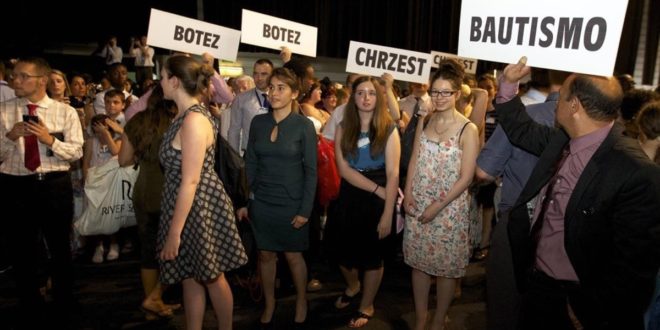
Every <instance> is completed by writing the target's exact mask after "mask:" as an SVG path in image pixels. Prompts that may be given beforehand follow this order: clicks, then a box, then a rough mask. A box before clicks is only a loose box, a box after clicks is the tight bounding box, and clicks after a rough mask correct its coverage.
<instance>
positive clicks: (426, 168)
mask: <svg viewBox="0 0 660 330" xmlns="http://www.w3.org/2000/svg"><path fill="white" fill-rule="evenodd" d="M459 136H460V133H457V134H456V135H455V136H453V137H451V138H449V140H446V141H442V142H435V141H433V140H430V139H429V138H428V137H427V136H426V133H424V132H422V135H421V138H420V152H419V159H418V161H417V168H416V171H415V177H414V178H413V181H412V185H413V186H412V194H413V198H414V199H415V201H416V202H417V210H418V211H417V212H418V214H415V215H414V216H410V215H406V224H405V232H404V236H403V255H404V260H405V262H406V264H408V265H410V266H411V267H413V268H416V269H419V270H421V271H423V272H425V273H427V274H430V275H433V276H442V277H448V278H460V277H462V276H463V275H465V269H466V267H467V265H468V262H469V259H470V242H469V228H470V217H469V216H470V199H469V195H468V192H467V190H466V191H464V192H463V193H462V194H461V195H460V196H458V198H456V199H455V200H453V201H452V202H451V203H449V205H447V206H446V207H445V208H444V209H442V210H441V211H440V213H438V215H437V216H436V217H435V218H434V219H433V220H431V221H429V222H427V223H421V222H419V220H417V217H418V216H419V215H421V212H423V211H424V210H425V209H426V207H427V206H429V205H430V204H431V203H433V201H435V200H439V199H442V198H445V197H446V195H447V193H448V192H449V190H450V189H451V187H452V186H453V185H454V183H455V182H456V181H457V180H458V178H459V175H460V168H461V156H462V154H463V152H462V150H461V149H460V146H459V141H458V139H459Z"/></svg>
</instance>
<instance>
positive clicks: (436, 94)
mask: <svg viewBox="0 0 660 330" xmlns="http://www.w3.org/2000/svg"><path fill="white" fill-rule="evenodd" d="M456 92H458V91H438V90H435V89H433V90H431V91H430V92H429V95H431V97H440V96H442V97H450V96H452V95H454V94H456Z"/></svg>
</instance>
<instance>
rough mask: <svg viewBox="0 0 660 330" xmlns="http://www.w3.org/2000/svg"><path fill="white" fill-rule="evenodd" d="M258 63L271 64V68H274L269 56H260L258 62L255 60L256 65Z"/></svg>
mask: <svg viewBox="0 0 660 330" xmlns="http://www.w3.org/2000/svg"><path fill="white" fill-rule="evenodd" d="M257 64H259V65H263V64H268V65H269V66H270V68H271V69H272V68H273V62H271V61H270V60H269V59H267V58H260V59H258V60H257V61H256V62H254V65H257Z"/></svg>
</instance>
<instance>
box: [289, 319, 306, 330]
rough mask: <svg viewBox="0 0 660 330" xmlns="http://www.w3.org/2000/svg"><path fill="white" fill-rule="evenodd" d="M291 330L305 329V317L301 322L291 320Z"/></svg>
mask: <svg viewBox="0 0 660 330" xmlns="http://www.w3.org/2000/svg"><path fill="white" fill-rule="evenodd" d="M291 329H292V330H305V329H307V319H305V320H304V321H302V322H296V321H293V327H291Z"/></svg>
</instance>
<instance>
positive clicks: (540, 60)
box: [458, 0, 628, 76]
mask: <svg viewBox="0 0 660 330" xmlns="http://www.w3.org/2000/svg"><path fill="white" fill-rule="evenodd" d="M627 5H628V0H612V1H609V2H608V3H607V6H605V5H603V2H602V1H597V0H580V1H575V0H556V1H552V2H547V3H540V2H535V1H525V0H503V1H496V2H493V1H489V0H469V1H464V2H463V5H462V9H461V23H460V36H459V44H458V54H459V55H461V56H469V57H475V58H479V59H485V60H490V61H497V62H503V63H515V62H516V61H517V60H518V58H520V56H523V55H525V56H527V58H528V59H529V62H528V63H529V65H531V66H535V67H542V68H549V69H557V70H564V71H571V72H580V73H587V74H595V75H602V76H609V75H611V74H612V72H613V71H614V63H615V60H616V55H617V52H618V49H619V39H620V37H621V30H622V28H623V21H624V18H625V14H626V7H627Z"/></svg>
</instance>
